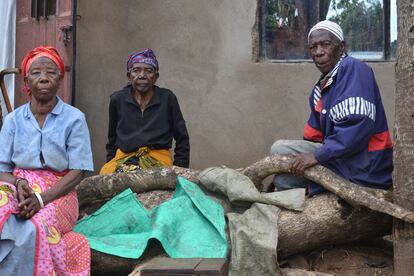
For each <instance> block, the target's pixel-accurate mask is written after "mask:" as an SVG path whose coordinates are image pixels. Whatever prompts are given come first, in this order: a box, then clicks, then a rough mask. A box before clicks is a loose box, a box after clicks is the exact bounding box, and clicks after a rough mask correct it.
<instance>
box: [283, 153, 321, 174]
mask: <svg viewBox="0 0 414 276" xmlns="http://www.w3.org/2000/svg"><path fill="white" fill-rule="evenodd" d="M293 156H294V159H293V161H292V165H291V166H290V172H291V173H292V174H293V175H295V176H303V174H304V173H305V170H306V169H307V168H310V167H312V166H315V165H316V164H318V160H316V158H315V155H313V154H312V153H300V154H293Z"/></svg>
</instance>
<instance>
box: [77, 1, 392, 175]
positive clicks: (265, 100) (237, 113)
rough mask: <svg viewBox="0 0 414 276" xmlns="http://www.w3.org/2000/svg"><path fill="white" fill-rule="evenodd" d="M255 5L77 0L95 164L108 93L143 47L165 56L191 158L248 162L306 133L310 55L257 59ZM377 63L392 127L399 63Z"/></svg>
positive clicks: (164, 75)
mask: <svg viewBox="0 0 414 276" xmlns="http://www.w3.org/2000/svg"><path fill="white" fill-rule="evenodd" d="M256 8H257V2H256V1H254V0H209V1H205V0H151V1H138V0H122V1H110V0H88V1H78V13H79V15H80V16H81V18H80V20H79V21H78V30H77V39H78V43H77V53H78V55H77V75H76V77H77V87H76V88H77V90H76V91H77V95H76V99H77V107H78V108H80V109H81V110H82V111H83V112H85V114H86V117H87V121H88V124H89V128H90V132H91V137H92V146H93V153H94V161H95V167H96V169H98V168H99V167H100V166H101V165H102V164H103V163H104V161H105V143H106V132H107V124H108V103H109V95H110V94H111V93H112V92H113V91H116V90H118V89H120V88H121V87H122V86H123V85H124V84H125V82H126V69H125V63H126V60H127V58H128V55H129V54H130V53H131V52H132V51H134V50H138V49H143V48H146V47H149V48H152V49H153V50H154V51H155V53H156V55H157V58H158V60H159V63H160V79H159V81H158V85H159V86H161V87H166V88H169V89H171V90H172V91H174V93H175V94H176V95H177V97H178V99H179V102H180V105H181V109H182V112H183V115H184V118H185V119H186V122H187V127H188V130H189V133H190V143H191V167H193V168H196V169H203V168H206V167H208V166H218V165H226V166H229V167H232V168H238V167H244V166H246V165H249V164H251V163H253V162H254V161H257V160H259V159H261V158H262V157H264V156H266V155H268V154H269V149H270V146H271V144H272V143H273V141H275V140H276V139H301V138H302V130H303V126H304V123H305V122H306V120H307V118H308V112H309V109H308V104H307V99H308V95H309V93H310V90H311V88H312V86H313V84H314V82H315V81H316V79H317V78H318V76H319V73H318V71H317V69H316V68H315V66H314V65H313V64H312V63H290V64H289V63H266V62H254V61H253V59H252V51H253V46H254V42H253V36H252V33H254V32H252V31H253V30H254V26H255V17H256ZM370 65H371V66H372V67H373V69H374V71H375V73H376V78H377V80H378V83H379V86H380V88H381V91H382V97H383V101H384V105H385V109H386V112H387V115H388V120H389V126H390V128H391V129H392V126H393V117H394V63H392V62H388V63H371V64H370Z"/></svg>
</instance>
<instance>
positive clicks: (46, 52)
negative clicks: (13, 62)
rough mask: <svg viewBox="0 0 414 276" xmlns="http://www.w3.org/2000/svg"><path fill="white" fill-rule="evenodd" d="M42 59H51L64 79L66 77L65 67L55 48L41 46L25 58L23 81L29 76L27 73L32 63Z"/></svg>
mask: <svg viewBox="0 0 414 276" xmlns="http://www.w3.org/2000/svg"><path fill="white" fill-rule="evenodd" d="M41 57H47V58H50V59H51V60H52V61H53V62H54V63H55V64H56V66H57V67H58V69H59V71H60V74H61V75H62V77H63V76H65V65H64V63H63V60H62V58H61V57H60V55H59V53H58V51H57V50H56V49H55V48H53V47H50V46H44V47H43V46H40V47H36V48H34V49H33V50H31V51H30V52H28V53H27V55H26V56H25V57H24V59H23V62H22V75H23V79H24V78H25V77H26V76H27V72H28V71H29V69H30V66H31V65H32V63H33V62H34V61H35V60H36V59H38V58H41ZM24 90H25V91H26V92H28V91H29V88H28V87H26V86H25V87H24Z"/></svg>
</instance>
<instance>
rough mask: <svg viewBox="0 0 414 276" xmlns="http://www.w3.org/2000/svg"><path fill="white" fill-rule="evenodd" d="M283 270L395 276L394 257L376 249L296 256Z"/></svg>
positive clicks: (344, 249)
mask: <svg viewBox="0 0 414 276" xmlns="http://www.w3.org/2000/svg"><path fill="white" fill-rule="evenodd" d="M280 266H281V267H290V268H301V269H305V270H310V271H318V272H324V273H329V274H332V275H338V276H342V275H344V276H365V275H367V276H368V275H370V276H392V275H393V254H392V251H391V250H388V249H385V248H380V247H375V246H364V245H343V246H336V247H331V248H325V249H320V250H315V251H312V252H310V253H308V254H302V255H296V256H293V257H291V258H289V259H288V260H285V261H282V262H281V263H280Z"/></svg>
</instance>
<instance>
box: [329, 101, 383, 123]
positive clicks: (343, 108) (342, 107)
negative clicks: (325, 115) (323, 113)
mask: <svg viewBox="0 0 414 276" xmlns="http://www.w3.org/2000/svg"><path fill="white" fill-rule="evenodd" d="M353 114H355V115H364V116H367V117H368V118H370V119H371V120H373V121H375V114H376V108H375V105H374V104H373V103H371V102H369V101H367V100H365V99H364V98H362V97H350V98H348V99H345V100H343V101H342V102H340V103H337V104H336V105H334V106H333V107H332V108H331V109H330V110H329V118H330V119H331V120H332V121H334V122H335V123H338V122H340V121H342V120H343V119H344V118H345V117H346V116H348V115H353Z"/></svg>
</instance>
